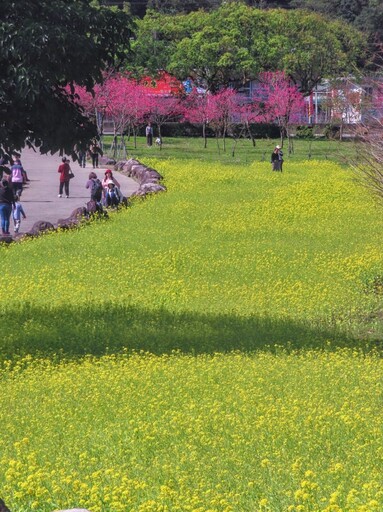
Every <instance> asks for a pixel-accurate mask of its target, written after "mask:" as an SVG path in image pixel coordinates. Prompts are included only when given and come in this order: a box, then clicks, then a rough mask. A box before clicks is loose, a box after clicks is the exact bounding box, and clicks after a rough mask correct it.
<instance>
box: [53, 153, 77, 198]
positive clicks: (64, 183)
mask: <svg viewBox="0 0 383 512" xmlns="http://www.w3.org/2000/svg"><path fill="white" fill-rule="evenodd" d="M57 172H58V173H59V174H60V187H59V195H58V197H62V194H63V189H64V188H65V197H69V180H70V179H71V178H73V174H72V171H71V168H70V165H69V163H68V159H67V157H66V156H63V157H62V164H61V165H60V166H59V168H58V171H57Z"/></svg>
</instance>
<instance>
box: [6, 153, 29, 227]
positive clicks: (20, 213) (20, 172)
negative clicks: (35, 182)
mask: <svg viewBox="0 0 383 512" xmlns="http://www.w3.org/2000/svg"><path fill="white" fill-rule="evenodd" d="M4 164H6V162H5V161H4V159H2V162H1V165H2V166H3V169H7V171H8V168H7V167H5V166H4ZM27 181H29V178H28V175H27V173H26V172H25V170H24V168H23V166H22V164H21V161H20V156H19V155H15V156H14V157H13V162H12V165H11V168H10V169H9V173H8V172H3V174H2V178H1V182H0V224H1V232H2V234H3V235H10V232H9V229H10V218H11V214H12V217H13V222H14V232H15V233H18V232H19V229H20V223H21V218H22V217H23V218H24V219H25V218H26V215H25V211H24V208H23V205H22V204H21V201H20V197H21V194H22V192H23V186H24V184H25V183H26V182H27Z"/></svg>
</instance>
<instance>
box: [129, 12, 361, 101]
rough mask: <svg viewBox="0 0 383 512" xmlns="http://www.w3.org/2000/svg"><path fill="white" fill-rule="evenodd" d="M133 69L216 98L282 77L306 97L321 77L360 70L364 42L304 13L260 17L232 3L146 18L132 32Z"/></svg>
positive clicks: (343, 25) (342, 28) (339, 23)
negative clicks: (270, 74)
mask: <svg viewBox="0 0 383 512" xmlns="http://www.w3.org/2000/svg"><path fill="white" fill-rule="evenodd" d="M138 26H139V30H138V34H137V40H136V42H135V48H137V56H139V59H138V60H137V63H138V64H139V65H140V66H146V68H147V70H148V71H149V72H151V73H154V72H155V71H156V70H157V69H161V68H162V69H167V70H168V71H172V72H173V73H175V74H176V75H177V76H178V77H179V78H184V77H186V76H191V77H193V78H194V79H195V80H196V81H197V82H200V83H201V84H203V85H204V86H206V87H207V88H208V89H210V90H212V91H214V90H217V89H218V88H219V87H221V86H226V85H228V84H230V82H232V81H234V80H235V81H241V82H246V81H247V80H250V79H253V78H256V76H257V75H258V74H259V73H260V72H261V71H276V70H280V71H285V72H286V73H287V74H288V75H290V76H291V78H292V79H293V80H294V82H295V83H297V84H299V85H300V88H301V90H302V92H304V93H308V92H310V90H311V89H312V88H313V87H314V86H315V84H316V83H318V82H319V81H320V80H321V79H322V78H323V77H329V76H334V75H339V74H342V73H345V72H346V73H347V74H348V73H350V71H354V70H355V68H356V67H357V66H358V65H359V64H361V63H362V62H363V57H364V39H363V36H362V34H361V33H360V32H359V31H358V30H356V29H355V28H353V27H351V26H349V25H348V24H346V23H344V22H342V21H340V20H335V21H331V20H329V19H328V18H326V17H324V16H322V15H320V14H318V13H310V12H307V11H302V10H284V9H270V10H262V9H257V8H252V7H248V6H246V5H244V4H242V3H238V2H232V3H227V4H225V5H222V6H221V7H220V8H219V9H216V10H214V11H212V12H210V13H205V12H203V11H198V12H194V13H191V14H189V15H178V16H168V15H161V14H158V13H154V12H150V13H148V15H147V16H146V17H145V19H144V20H143V21H142V22H139V24H138Z"/></svg>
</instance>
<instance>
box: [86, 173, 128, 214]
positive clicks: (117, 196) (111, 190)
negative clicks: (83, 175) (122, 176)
mask: <svg viewBox="0 0 383 512" xmlns="http://www.w3.org/2000/svg"><path fill="white" fill-rule="evenodd" d="M85 187H86V188H88V189H90V199H91V201H94V202H95V203H96V206H97V209H98V210H102V207H103V206H106V207H107V208H109V207H111V208H114V207H116V206H118V205H119V204H120V203H121V201H122V200H123V195H122V193H121V190H120V184H119V182H118V181H117V180H116V178H115V177H114V176H113V172H112V171H111V170H110V169H107V170H106V171H105V174H104V178H103V179H102V181H100V180H99V179H98V177H97V174H96V173H95V172H91V173H89V177H88V181H87V182H86V185H85Z"/></svg>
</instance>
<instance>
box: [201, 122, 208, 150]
mask: <svg viewBox="0 0 383 512" xmlns="http://www.w3.org/2000/svg"><path fill="white" fill-rule="evenodd" d="M202 137H203V141H204V146H203V147H204V149H206V148H207V138H206V123H202Z"/></svg>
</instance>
